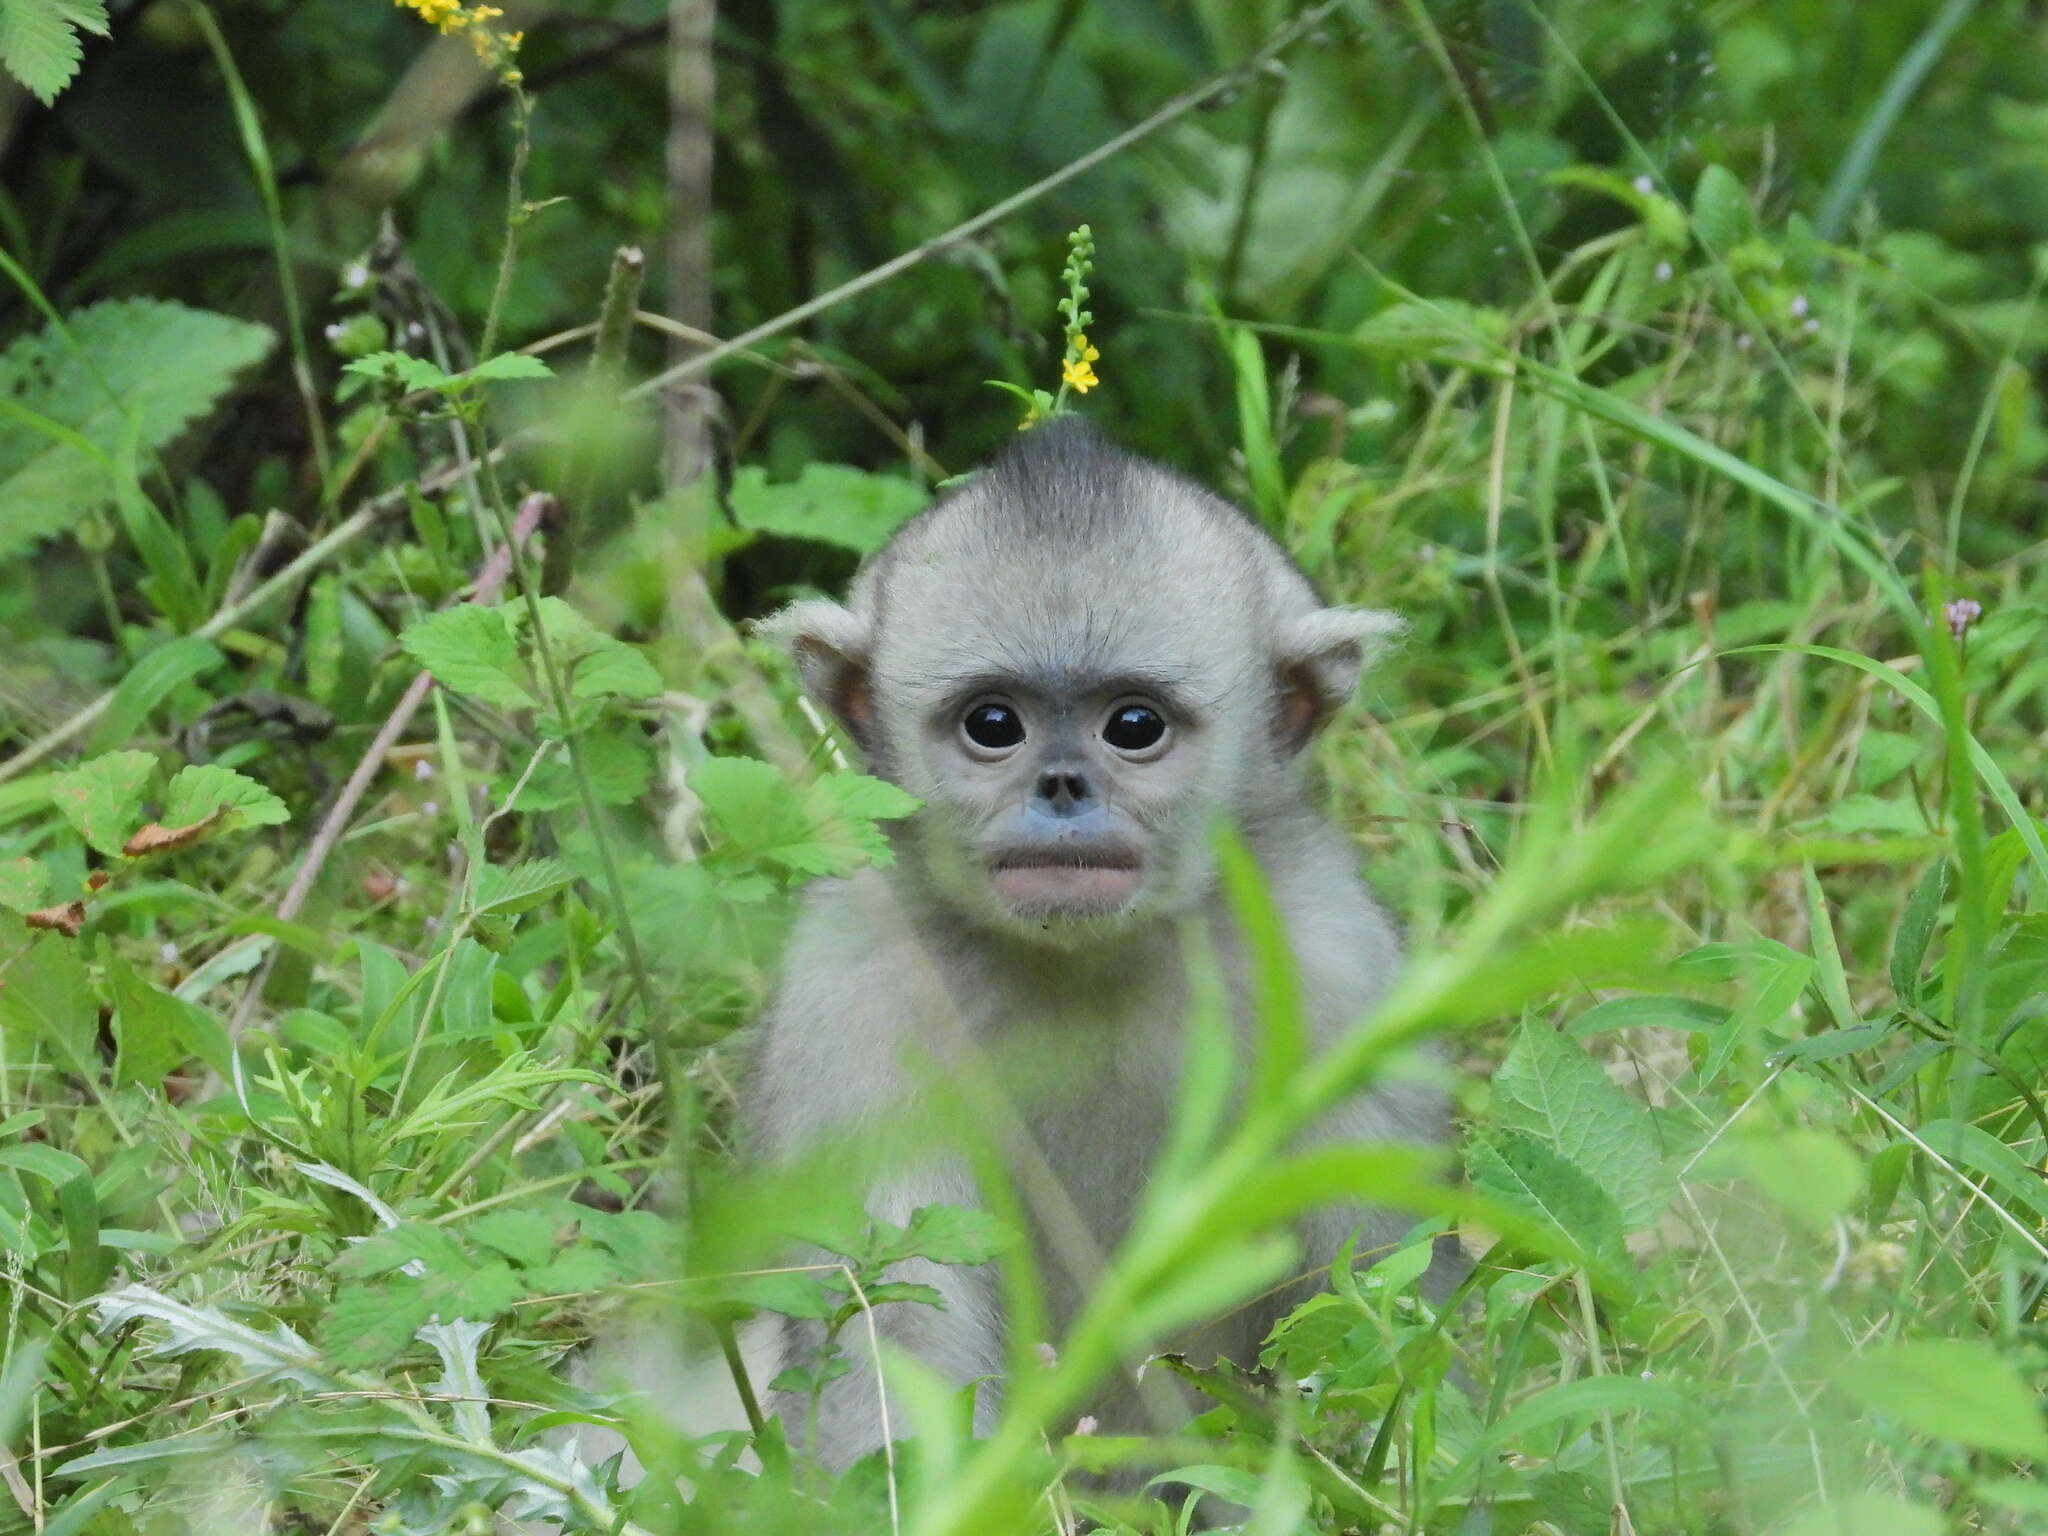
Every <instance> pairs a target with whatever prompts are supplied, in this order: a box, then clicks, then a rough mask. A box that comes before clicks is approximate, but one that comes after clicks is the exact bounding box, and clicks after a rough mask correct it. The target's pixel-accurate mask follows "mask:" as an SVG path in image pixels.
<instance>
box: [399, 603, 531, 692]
mask: <svg viewBox="0 0 2048 1536" xmlns="http://www.w3.org/2000/svg"><path fill="white" fill-rule="evenodd" d="M398 643H399V644H400V645H402V646H404V647H405V649H406V651H407V652H408V653H409V654H410V655H411V657H412V659H413V660H414V661H416V662H418V663H419V664H420V665H421V666H422V667H424V668H426V669H427V671H429V672H431V673H433V674H434V681H435V682H437V683H439V684H440V685H441V686H442V687H444V688H451V689H453V690H454V691H455V692H457V693H467V694H471V695H473V696H475V697H476V698H479V699H482V700H483V701H484V702H485V703H486V704H495V705H496V706H498V708H500V709H532V708H534V707H535V703H536V701H535V699H534V697H533V695H532V694H530V693H528V692H527V691H526V683H525V670H524V668H523V667H522V666H521V664H520V660H519V644H518V642H517V641H516V640H514V639H513V636H512V626H511V625H510V624H509V623H508V622H507V621H506V616H505V612H504V610H502V609H499V608H484V607H479V606H478V605H477V604H475V603H463V604H460V605H458V606H456V607H454V608H450V609H448V610H447V611H446V612H443V613H436V614H430V615H429V616H428V617H426V618H424V619H421V620H420V621H419V622H418V623H417V624H412V625H409V626H407V628H406V630H405V633H403V634H402V635H400V636H399V637H398Z"/></svg>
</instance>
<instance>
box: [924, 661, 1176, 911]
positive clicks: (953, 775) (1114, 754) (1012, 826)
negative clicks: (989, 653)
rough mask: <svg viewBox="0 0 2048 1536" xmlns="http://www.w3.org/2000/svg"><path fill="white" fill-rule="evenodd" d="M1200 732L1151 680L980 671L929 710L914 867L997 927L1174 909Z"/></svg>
mask: <svg viewBox="0 0 2048 1536" xmlns="http://www.w3.org/2000/svg"><path fill="white" fill-rule="evenodd" d="M1201 734H1202V732H1201V724H1200V721H1199V719H1198V717H1197V716H1196V715H1195V713H1194V712H1193V711H1192V710H1190V709H1188V708H1186V707H1185V706H1184V705H1183V704H1182V703H1181V701H1179V700H1177V699H1175V698H1173V697H1171V696H1170V695H1169V693H1168V690H1166V689H1165V688H1163V687H1160V686H1158V685H1156V684H1154V685H1152V686H1142V685H1139V684H1137V682H1136V680H1126V679H1118V680H1113V681H1112V680H1103V681H1102V682H1100V683H1096V684H1093V685H1084V686H1081V687H1078V688H1071V689H1066V688H1059V687H1054V686H1047V685H1046V683H1045V682H1043V681H1036V682H1034V681H1032V680H1029V679H1025V678H1014V677H1013V678H989V679H985V680H981V681H980V682H978V683H977V684H976V685H974V686H972V687H971V688H969V689H963V690H961V691H960V693H959V694H958V695H957V696H955V697H953V698H950V699H948V700H946V701H945V702H944V703H943V704H942V705H941V706H940V707H939V708H937V709H935V710H934V711H932V713H931V714H930V716H929V717H928V718H927V721H926V726H925V731H924V739H923V741H922V742H921V743H920V744H919V745H920V747H921V749H922V750H921V751H920V753H919V756H920V757H921V758H922V760H923V762H922V766H923V767H924V769H925V770H926V771H927V773H929V778H928V779H927V781H926V782H925V783H924V784H923V785H922V786H921V787H922V789H923V791H924V794H925V797H926V811H925V814H924V825H923V827H922V828H921V829H920V838H921V846H922V850H923V853H924V856H925V861H926V864H927V866H928V868H929V869H930V872H931V873H932V875H933V876H934V878H935V880H936V882H937V883H938V884H939V886H940V887H941V889H942V890H944V891H946V892H947V894H949V895H951V896H952V897H954V898H955V899H956V900H958V901H960V902H962V903H963V904H965V905H966V906H968V907H969V908H970V910H975V911H978V912H979V913H980V914H981V915H983V916H985V917H987V918H991V919H994V920H996V921H998V922H1001V923H1004V924H1006V925H1007V924H1018V925H1025V926H1037V927H1039V928H1041V929H1043V928H1044V927H1046V926H1047V925H1071V924H1076V923H1079V924H1085V925H1090V926H1095V925H1101V924H1103V923H1105V922H1110V921H1113V920H1115V919H1117V918H1120V917H1126V916H1133V915H1137V914H1138V913H1140V912H1142V911H1145V910H1151V909H1157V908H1158V907H1160V906H1161V905H1163V904H1172V903H1171V901H1170V898H1171V896H1172V895H1173V894H1174V887H1175V886H1176V885H1177V884H1178V883H1179V879H1178V877H1179V876H1180V874H1181V873H1182V872H1181V871H1180V870H1179V869H1178V868H1176V867H1175V866H1176V864H1177V862H1178V861H1176V860H1173V859H1171V858H1169V854H1170V853H1171V852H1172V851H1173V850H1174V847H1175V845H1174V841H1173V835H1174V832H1175V830H1176V823H1177V820H1178V817H1177V816H1176V814H1175V813H1176V812H1177V810H1178V809H1179V806H1180V804H1181V802H1182V801H1183V800H1184V799H1185V798H1186V796H1187V794H1188V792H1189V790H1190V788H1191V787H1192V785H1193V783H1194V781H1195V779H1196V778H1197V777H1198V771H1197V770H1198V766H1199V759H1200V756H1201V752H1202V742H1201V740H1200V737H1201ZM919 777H921V778H922V777H925V775H924V774H920V775H919Z"/></svg>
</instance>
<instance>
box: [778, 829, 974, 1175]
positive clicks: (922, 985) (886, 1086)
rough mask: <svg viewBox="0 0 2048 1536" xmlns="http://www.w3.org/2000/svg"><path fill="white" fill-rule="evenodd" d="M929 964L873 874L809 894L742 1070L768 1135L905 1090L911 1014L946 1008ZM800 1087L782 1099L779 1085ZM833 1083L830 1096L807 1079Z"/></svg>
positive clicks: (822, 885)
mask: <svg viewBox="0 0 2048 1536" xmlns="http://www.w3.org/2000/svg"><path fill="white" fill-rule="evenodd" d="M943 997H944V994H943V991H942V989H941V987H940V984H939V982H938V980H937V978H936V977H934V976H933V975H931V961H930V957H929V955H928V954H927V953H925V952H923V950H922V947H921V946H920V945H919V944H918V943H917V940H916V934H915V931H914V929H913V928H912V927H911V925H910V922H909V919H908V918H907V917H906V915H905V914H904V912H903V910H902V908H901V907H900V906H899V904H898V903H897V901H896V900H895V898H894V896H893V894H892V893H891V891H890V889H889V886H888V884H887V882H886V881H885V880H884V879H883V877H882V876H881V875H879V874H878V873H877V872H875V871H874V870H862V871H861V872H859V873H858V874H855V875H852V876H850V877H848V878H846V879H839V880H821V881H818V882H816V883H815V884H813V885H812V886H811V887H810V888H809V889H808V890H807V891H806V892H805V893H804V901H803V906H802V909H801V910H800V912H799V914H798V917H797V921H796V927H795V930H794V931H793V932H792V934H791V935H790V939H789V942H788V944H787V945H786V946H785V948H784V950H783V961H782V979H781V983H780V985H779V986H778V987H777V989H776V994H775V997H774V1000H773V1001H772V1002H771V1003H770V1005H769V1008H768V1012H767V1015H766V1016H765V1018H764V1019H763V1020H762V1023H761V1028H760V1033H759V1035H758V1037H757V1039H756V1041H755V1044H754V1051H753V1060H752V1061H751V1063H750V1064H749V1070H748V1074H747V1075H748V1079H749V1086H748V1093H747V1098H748V1100H749V1101H750V1108H751V1112H752V1113H751V1118H753V1119H754V1120H755V1122H756V1124H757V1126H758V1127H759V1129H760V1130H761V1131H762V1132H764V1133H765V1134H767V1135H768V1136H769V1138H770V1139H771V1140H775V1139H779V1137H780V1135H781V1134H782V1133H783V1132H786V1131H787V1132H793V1131H795V1130H798V1129H800V1127H797V1126H795V1125H793V1124H792V1125H789V1126H783V1125H781V1124H780V1122H781V1121H782V1120H784V1119H791V1118H806V1119H811V1118H817V1117H818V1116H819V1115H820V1114H824V1115H825V1117H826V1118H831V1111H832V1110H833V1109H834V1107H835V1106H836V1107H838V1108H840V1109H844V1110H845V1111H847V1112H849V1113H851V1112H854V1111H856V1110H858V1109H860V1108H863V1107H866V1106H871V1105H879V1104H886V1103H889V1102H891V1101H893V1100H894V1099H895V1098H896V1097H897V1096H898V1095H899V1094H900V1093H901V1092H902V1091H903V1088H904V1086H905V1085H904V1081H903V1068H904V1061H905V1056H906V1050H905V1047H906V1044H907V1042H908V1040H909V1039H910V1038H911V1036H912V1034H913V1033H914V1030H915V1024H916V1021H917V1019H918V1018H919V1017H920V1016H921V1015H923V1014H927V1013H930V1012H932V1011H934V1010H936V1009H937V1008H938V1007H940V1006H941V1005H942V1002H943ZM789 1084H798V1085H805V1089H806V1091H805V1092H803V1093H801V1094H788V1095H784V1094H782V1093H781V1092H779V1091H778V1085H789ZM815 1084H831V1085H832V1090H831V1092H829V1093H825V1094H820V1093H817V1092H814V1091H810V1087H809V1085H815Z"/></svg>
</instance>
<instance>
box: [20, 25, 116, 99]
mask: <svg viewBox="0 0 2048 1536" xmlns="http://www.w3.org/2000/svg"><path fill="white" fill-rule="evenodd" d="M80 32H91V33H93V34H95V35H96V36H99V37H105V36H106V35H107V8H106V5H105V4H104V3H103V0H0V63H4V64H5V65H6V66H7V69H8V72H9V73H10V74H12V75H13V76H14V78H15V79H17V80H19V81H20V82H21V83H22V84H23V85H25V86H27V87H28V89H29V91H30V93H31V94H32V95H34V96H35V98H36V99H37V100H38V101H40V102H41V103H42V104H43V105H44V106H46V107H47V106H48V105H49V104H50V103H51V102H52V101H54V100H55V99H56V96H57V93H58V92H59V91H61V90H63V89H64V87H65V86H67V85H69V84H70V83H71V80H72V77H73V76H74V75H76V74H77V73H78V65H79V61H80V60H81V59H82V58H83V57H84V55H85V50H84V48H83V46H82V45H81V43H80V42H79V39H78V34H79V33H80Z"/></svg>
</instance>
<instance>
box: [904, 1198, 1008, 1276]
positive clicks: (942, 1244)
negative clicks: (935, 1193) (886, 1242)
mask: <svg viewBox="0 0 2048 1536" xmlns="http://www.w3.org/2000/svg"><path fill="white" fill-rule="evenodd" d="M1010 1242H1011V1232H1010V1229H1009V1227H1008V1226H1007V1225H1005V1224H1004V1223H1003V1222H1002V1221H1001V1220H999V1219H998V1218H997V1217H994V1216H991V1215H990V1214H989V1213H988V1212H987V1211H973V1210H967V1209H964V1208H962V1207H960V1206H955V1205H922V1206H919V1207H918V1208H917V1209H916V1210H915V1211H913V1212H911V1214H910V1225H909V1226H907V1227H905V1228H904V1229H903V1236H902V1238H901V1240H900V1241H899V1242H897V1243H895V1244H892V1245H891V1249H892V1254H891V1257H892V1259H894V1258H907V1257H909V1256H910V1255H912V1254H919V1255H922V1256H923V1257H924V1258H927V1259H930V1260H931V1261H932V1262H933V1263H935V1264H986V1263H988V1261H989V1260H991V1259H993V1258H994V1257H995V1256H996V1255H997V1254H999V1253H1001V1252H1003V1251H1004V1250H1005V1249H1006V1248H1008V1247H1009V1246H1010Z"/></svg>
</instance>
